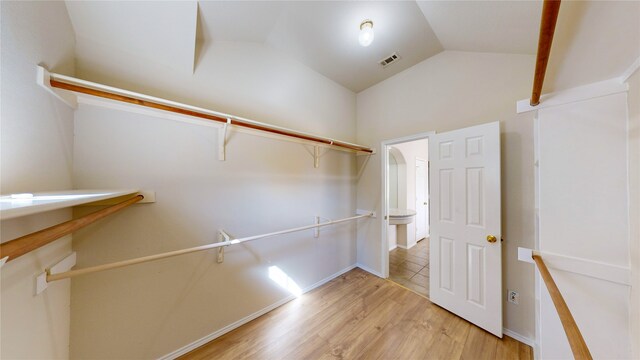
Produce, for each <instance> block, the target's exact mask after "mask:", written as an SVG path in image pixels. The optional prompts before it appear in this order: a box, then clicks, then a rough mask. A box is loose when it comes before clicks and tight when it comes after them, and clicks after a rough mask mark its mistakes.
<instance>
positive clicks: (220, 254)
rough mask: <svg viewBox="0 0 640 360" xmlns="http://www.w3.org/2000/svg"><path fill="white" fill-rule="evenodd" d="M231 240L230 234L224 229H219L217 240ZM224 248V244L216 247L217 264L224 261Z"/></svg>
mask: <svg viewBox="0 0 640 360" xmlns="http://www.w3.org/2000/svg"><path fill="white" fill-rule="evenodd" d="M225 241H231V236H229V234H227V233H226V232H225V231H224V230H220V231H219V232H218V242H225ZM224 248H226V246H221V247H219V248H218V260H217V261H218V264H222V263H223V262H224Z"/></svg>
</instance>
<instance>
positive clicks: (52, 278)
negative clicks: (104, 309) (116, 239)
mask: <svg viewBox="0 0 640 360" xmlns="http://www.w3.org/2000/svg"><path fill="white" fill-rule="evenodd" d="M370 216H373V213H369V214H364V215H358V216H352V217H348V218H344V219H340V220H332V221H327V222H323V223H319V224H313V225H307V226H301V227H297V228H293V229H287V230H281V231H276V232H272V233H267V234H262V235H255V236H249V237H245V238H240V239H232V240H227V241H221V242H217V243H215V244H208V245H202V246H196V247H192V248H188V249H182V250H176V251H169V252H165V253H162V254H156V255H150V256H143V257H139V258H135V259H129V260H123V261H118V262H114V263H111V264H103V265H97V266H92V267H88V268H84V269H78V270H71V271H65V272H62V273H57V274H50V273H49V270H47V282H51V281H56V280H62V279H67V278H71V277H74V276H79V275H85V274H90V273H94V272H98V271H105V270H111V269H115V268H119V267H123V266H129V265H135V264H141V263H144V262H149V261H154V260H160V259H165V258H169V257H173V256H178V255H184V254H189V253H193V252H198V251H203V250H209V249H215V248H219V247H221V246H229V245H235V244H241V243H243V242H247V241H253V240H258V239H263V238H266V237H271V236H276V235H282V234H288V233H292V232H296V231H302V230H307V229H313V228H319V227H323V226H328V225H333V224H338V223H342V222H346V221H351V220H356V219H360V218H364V217H370Z"/></svg>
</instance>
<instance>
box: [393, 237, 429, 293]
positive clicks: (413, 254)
mask: <svg viewBox="0 0 640 360" xmlns="http://www.w3.org/2000/svg"><path fill="white" fill-rule="evenodd" d="M389 280H391V281H393V282H395V283H398V284H400V285H402V286H404V287H406V288H408V289H410V290H413V291H415V292H417V293H418V294H420V295H424V296H426V297H429V238H425V239H422V240H420V241H418V243H417V244H415V245H414V246H413V247H411V248H410V249H403V248H399V247H398V248H395V249H393V250H391V251H389Z"/></svg>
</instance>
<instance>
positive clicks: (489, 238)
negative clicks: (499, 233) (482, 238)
mask: <svg viewBox="0 0 640 360" xmlns="http://www.w3.org/2000/svg"><path fill="white" fill-rule="evenodd" d="M487 241H488V242H490V243H494V242H496V241H498V239H496V237H495V236H493V235H487Z"/></svg>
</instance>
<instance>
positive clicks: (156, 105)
mask: <svg viewBox="0 0 640 360" xmlns="http://www.w3.org/2000/svg"><path fill="white" fill-rule="evenodd" d="M37 79H38V80H37V81H38V84H39V85H40V86H42V87H44V88H45V89H46V90H47V91H49V92H50V93H52V94H53V95H54V96H55V97H57V98H58V99H60V100H61V101H63V102H65V103H66V104H68V105H69V106H71V107H74V108H75V107H76V106H77V103H78V101H82V100H85V99H87V101H85V102H87V103H94V104H95V100H96V99H102V100H105V99H106V101H107V103H108V104H111V105H112V107H116V108H119V109H121V110H130V111H133V112H141V110H140V109H147V110H151V111H153V112H154V113H156V114H161V115H162V116H163V117H169V118H172V119H175V120H180V121H186V122H190V123H197V124H201V125H203V124H206V125H210V124H214V125H215V126H219V127H221V128H223V129H224V130H225V131H226V127H227V126H228V125H231V126H233V127H236V128H238V129H241V130H243V131H249V132H252V133H260V134H263V135H266V136H268V137H272V136H277V137H284V138H287V139H288V140H292V141H296V142H303V143H312V144H314V145H316V146H323V147H328V148H332V149H336V150H342V151H349V152H355V153H357V154H364V155H371V154H374V153H375V150H374V149H373V148H370V147H367V146H364V145H358V144H354V143H350V142H346V141H342V140H336V139H331V138H328V137H323V136H319V135H314V134H309V133H305V132H301V131H297V130H293V129H288V128H284V127H280V126H275V125H270V124H267V123H263V122H259V121H255V120H250V119H245V118H242V117H238V116H234V115H230V114H225V113H221V112H217V111H213V110H209V109H204V108H200V107H196V106H192V105H188V104H183V103H179V102H175V101H171V100H166V99H161V98H157V97H153V96H149V95H144V94H140V93H136V92H133V91H128V90H123V89H119V88H116V87H112V86H107V85H103V84H99V83H94V82H91V81H86V80H82V79H78V78H74V77H71V76H66V75H61V74H55V73H50V72H48V71H47V69H45V68H43V67H41V66H38V76H37ZM122 104H126V105H129V106H126V107H123V106H121V105H122ZM113 105H115V106H113ZM118 105H120V106H118ZM131 106H132V107H133V108H134V109H132V108H131ZM223 146H224V145H223ZM316 157H317V156H316ZM221 160H224V155H221ZM316 165H317V164H316ZM316 167H317V166H316Z"/></svg>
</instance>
